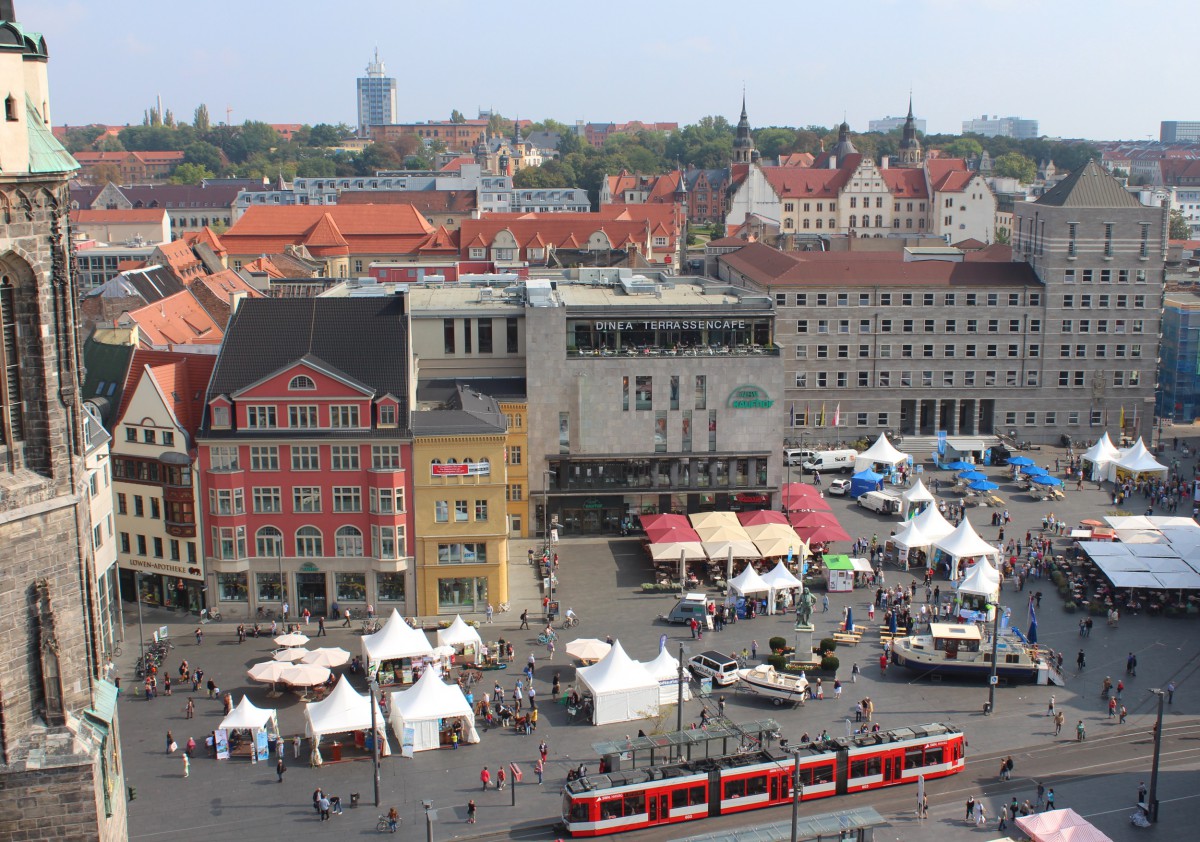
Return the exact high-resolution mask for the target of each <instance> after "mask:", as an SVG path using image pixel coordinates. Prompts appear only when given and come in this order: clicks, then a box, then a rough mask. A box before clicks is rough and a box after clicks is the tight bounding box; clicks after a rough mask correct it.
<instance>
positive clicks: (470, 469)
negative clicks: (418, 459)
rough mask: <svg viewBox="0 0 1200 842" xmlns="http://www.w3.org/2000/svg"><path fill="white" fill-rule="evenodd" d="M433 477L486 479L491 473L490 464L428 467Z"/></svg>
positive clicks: (477, 463) (475, 463) (476, 463)
mask: <svg viewBox="0 0 1200 842" xmlns="http://www.w3.org/2000/svg"><path fill="white" fill-rule="evenodd" d="M429 468H430V471H431V472H432V474H433V476H435V477H467V476H471V477H486V476H489V475H490V474H491V473H492V464H491V463H490V462H463V463H461V464H458V463H456V464H453V465H430V466H429Z"/></svg>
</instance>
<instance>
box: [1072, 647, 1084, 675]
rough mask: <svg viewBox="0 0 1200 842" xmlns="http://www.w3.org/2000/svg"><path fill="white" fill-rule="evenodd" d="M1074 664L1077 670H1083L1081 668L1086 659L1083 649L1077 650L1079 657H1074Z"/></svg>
mask: <svg viewBox="0 0 1200 842" xmlns="http://www.w3.org/2000/svg"><path fill="white" fill-rule="evenodd" d="M1075 666H1076V667H1078V669H1077V672H1083V668H1084V667H1085V666H1087V659H1086V658H1085V657H1084V655H1083V650H1082V649H1080V650H1079V657H1077V658H1076V659H1075Z"/></svg>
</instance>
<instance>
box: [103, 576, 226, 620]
mask: <svg viewBox="0 0 1200 842" xmlns="http://www.w3.org/2000/svg"><path fill="white" fill-rule="evenodd" d="M118 581H119V582H120V588H121V601H122V602H127V603H130V604H133V603H134V602H135V601H136V600H139V599H140V600H141V602H142V604H143V605H146V606H151V607H156V608H172V609H175V610H177V611H187V612H189V613H192V614H199V613H200V609H201V608H205V607H207V606H206V604H205V601H204V598H205V588H204V582H203V581H202V580H200V579H189V578H184V577H181V576H177V575H171V574H169V573H154V572H150V571H146V570H142V569H140V567H139V566H136V563H135V564H133V565H130V566H129V567H127V566H125V564H122V565H121V568H120V573H119V575H118Z"/></svg>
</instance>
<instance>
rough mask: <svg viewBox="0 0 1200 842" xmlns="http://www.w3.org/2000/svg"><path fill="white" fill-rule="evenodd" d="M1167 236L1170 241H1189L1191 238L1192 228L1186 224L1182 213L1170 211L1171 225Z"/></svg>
mask: <svg viewBox="0 0 1200 842" xmlns="http://www.w3.org/2000/svg"><path fill="white" fill-rule="evenodd" d="M1167 236H1168V237H1170V238H1171V239H1172V240H1190V239H1191V238H1192V227H1191V226H1190V225H1189V224H1188V221H1187V217H1185V216H1184V215H1183V211H1177V210H1173V211H1171V225H1170V228H1169V229H1168V234H1167Z"/></svg>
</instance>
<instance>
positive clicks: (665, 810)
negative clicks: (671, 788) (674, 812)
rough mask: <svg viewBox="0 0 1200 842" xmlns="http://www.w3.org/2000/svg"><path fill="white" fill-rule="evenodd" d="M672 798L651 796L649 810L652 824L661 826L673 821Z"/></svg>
mask: <svg viewBox="0 0 1200 842" xmlns="http://www.w3.org/2000/svg"><path fill="white" fill-rule="evenodd" d="M670 799H671V796H669V795H651V796H650V803H649V804H648V805H647V808H648V809H649V812H650V824H659V823H661V822H665V821H670V819H671V809H670V804H671V800H670Z"/></svg>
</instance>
